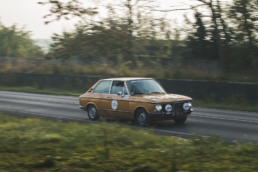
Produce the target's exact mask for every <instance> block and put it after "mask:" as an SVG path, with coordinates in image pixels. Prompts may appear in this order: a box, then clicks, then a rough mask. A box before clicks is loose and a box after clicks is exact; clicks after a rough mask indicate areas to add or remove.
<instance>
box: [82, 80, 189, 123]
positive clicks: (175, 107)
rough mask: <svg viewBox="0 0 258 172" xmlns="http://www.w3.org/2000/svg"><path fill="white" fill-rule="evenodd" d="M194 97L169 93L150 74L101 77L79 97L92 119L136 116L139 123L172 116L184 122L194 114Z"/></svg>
mask: <svg viewBox="0 0 258 172" xmlns="http://www.w3.org/2000/svg"><path fill="white" fill-rule="evenodd" d="M191 102H192V98H190V97H187V96H183V95H177V94H168V93H166V91H165V90H164V89H163V88H162V86H161V85H160V84H159V83H158V82H157V81H156V80H154V79H151V78H111V79H102V80H99V81H98V82H97V83H96V84H94V85H93V86H92V87H91V88H90V89H89V90H88V91H87V92H86V93H84V94H83V95H81V96H80V97H79V103H80V108H81V109H83V110H85V111H87V113H88V116H89V119H90V120H98V119H99V118H100V116H109V117H119V118H127V119H131V120H135V121H136V122H137V124H139V125H146V124H150V123H151V122H152V121H161V120H171V119H173V120H174V121H175V122H176V123H184V122H185V121H186V119H187V115H189V114H191V112H192V111H193V110H192V103H191Z"/></svg>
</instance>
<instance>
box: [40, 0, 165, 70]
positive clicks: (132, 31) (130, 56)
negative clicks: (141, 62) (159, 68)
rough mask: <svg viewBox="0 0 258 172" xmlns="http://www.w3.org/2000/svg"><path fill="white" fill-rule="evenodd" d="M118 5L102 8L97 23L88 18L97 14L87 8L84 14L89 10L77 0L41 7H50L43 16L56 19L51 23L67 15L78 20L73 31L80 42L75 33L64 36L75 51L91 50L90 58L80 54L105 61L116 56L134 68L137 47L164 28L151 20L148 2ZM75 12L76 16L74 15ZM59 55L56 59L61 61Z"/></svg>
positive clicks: (125, 0) (160, 22)
mask: <svg viewBox="0 0 258 172" xmlns="http://www.w3.org/2000/svg"><path fill="white" fill-rule="evenodd" d="M119 2H120V3H118V4H115V5H106V9H107V10H108V17H107V18H104V19H102V20H101V21H100V22H99V21H94V20H92V19H91V18H90V16H91V15H96V14H97V13H98V12H97V8H91V10H92V9H94V13H93V12H88V11H90V10H89V8H86V7H83V6H79V5H78V4H80V2H79V1H77V0H76V1H73V0H71V1H69V2H68V3H62V2H60V1H49V2H46V3H41V4H51V5H52V8H51V11H50V14H48V15H46V18H49V17H51V16H52V17H53V16H56V17H55V18H54V19H53V20H59V19H61V18H62V17H67V16H68V15H69V16H70V17H80V18H81V19H82V20H81V22H80V24H79V25H78V27H77V29H79V30H80V34H81V36H80V38H79V37H77V34H79V32H77V31H79V30H77V31H76V33H74V34H75V35H69V34H68V35H69V37H70V36H72V37H73V39H74V40H75V39H76V40H77V48H78V47H81V48H82V47H84V48H83V49H87V50H88V49H89V47H91V50H90V51H89V52H91V53H90V54H89V52H88V53H86V52H85V51H84V50H83V52H84V53H85V54H87V55H88V56H89V55H90V56H94V55H95V56H96V55H97V56H102V57H105V58H109V59H110V58H112V57H113V56H116V57H118V56H119V57H122V58H123V60H124V61H132V62H133V64H134V65H136V64H137V56H138V55H139V54H140V53H139V51H141V52H143V51H144V48H143V46H142V45H141V44H142V43H143V42H144V43H145V44H146V42H148V40H149V41H152V40H155V39H156V38H157V37H160V34H159V33H163V32H165V31H164V30H166V27H167V26H168V25H166V24H165V23H166V21H164V20H162V19H160V18H155V17H153V14H152V13H153V12H152V11H151V10H150V9H151V8H152V7H153V6H154V5H153V2H152V1H150V0H120V1H119ZM75 9H76V12H74V10H75ZM53 20H51V21H53ZM48 22H49V21H47V23H48ZM66 34H67V33H66ZM164 35H165V34H164ZM64 36H65V35H63V36H61V37H60V35H59V36H58V38H57V39H55V40H58V41H63V40H64V38H63V37H64ZM67 38H68V37H67ZM79 40H80V43H79V45H83V46H78V42H79ZM64 43H65V42H64ZM64 43H56V45H55V46H54V47H53V48H54V49H53V50H54V51H55V50H57V49H58V50H59V52H60V51H61V47H60V46H61V45H62V46H63V47H64V46H66V45H67V44H64ZM71 46H72V45H71ZM86 47H87V48H86ZM81 50H82V49H81ZM56 52H57V51H56ZM65 52H66V53H65V54H66V55H68V54H69V52H67V51H65ZM81 52H82V51H81ZM77 53H78V52H77ZM59 54H60V53H59ZM93 54H94V55H93ZM63 55H64V54H63ZM63 55H61V56H59V57H64V56H63Z"/></svg>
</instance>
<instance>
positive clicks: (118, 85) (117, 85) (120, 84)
mask: <svg viewBox="0 0 258 172" xmlns="http://www.w3.org/2000/svg"><path fill="white" fill-rule="evenodd" d="M118 91H121V92H122V94H124V95H128V91H127V90H126V87H125V83H124V81H114V82H113V84H112V87H111V92H110V94H117V93H118Z"/></svg>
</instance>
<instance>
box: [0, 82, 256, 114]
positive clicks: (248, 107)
mask: <svg viewBox="0 0 258 172" xmlns="http://www.w3.org/2000/svg"><path fill="white" fill-rule="evenodd" d="M0 90H2V91H17V92H26V93H38V94H52V95H67V96H79V95H81V94H83V93H84V92H85V91H86V90H64V89H56V88H42V89H39V88H34V87H4V86H0ZM225 102H227V103H224V102H221V103H217V102H212V101H202V100H194V101H193V105H194V106H198V107H206V108H217V109H228V110H240V111H251V112H258V104H250V103H248V102H244V103H243V104H237V103H235V101H234V103H232V104H230V103H229V102H230V101H228V100H227V101H225ZM238 102H239V101H238Z"/></svg>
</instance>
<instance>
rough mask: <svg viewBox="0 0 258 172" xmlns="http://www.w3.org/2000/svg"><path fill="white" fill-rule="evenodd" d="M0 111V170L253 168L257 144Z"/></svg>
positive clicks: (199, 170)
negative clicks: (160, 134) (157, 132)
mask: <svg viewBox="0 0 258 172" xmlns="http://www.w3.org/2000/svg"><path fill="white" fill-rule="evenodd" d="M99 124H100V123H97V124H89V123H85V124H77V123H60V122H51V121H45V120H40V119H23V118H15V117H9V116H6V115H3V114H0V145H1V146H0V171H18V172H20V171H89V172H91V171H92V172H96V171H97V172H107V171H114V172H118V171H125V172H173V171H174V172H176V171H191V172H195V171H196V172H209V171H210V172H213V171H214V172H217V171H227V172H229V171H232V172H235V171H239V172H241V171H248V172H252V171H253V172H256V171H258V159H257V157H258V145H255V144H251V143H249V144H229V143H225V142H223V141H221V140H220V139H219V138H217V137H212V138H209V139H204V138H201V137H198V136H196V137H195V138H193V139H192V140H185V139H179V138H175V137H169V136H158V135H155V134H153V133H151V132H148V131H143V130H132V129H130V128H128V127H124V126H119V125H118V124H110V123H109V124H106V123H101V125H99Z"/></svg>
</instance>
